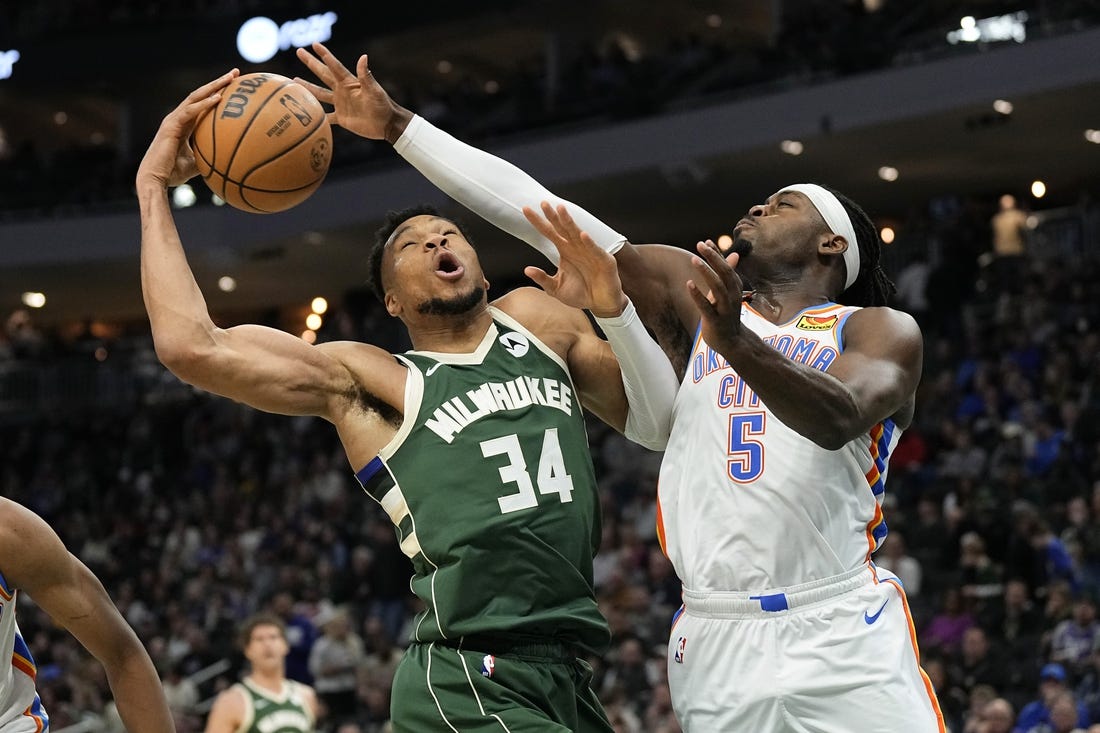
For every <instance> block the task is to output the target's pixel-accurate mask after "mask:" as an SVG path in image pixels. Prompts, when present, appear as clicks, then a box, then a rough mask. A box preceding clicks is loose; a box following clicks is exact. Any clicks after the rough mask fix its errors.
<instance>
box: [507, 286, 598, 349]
mask: <svg viewBox="0 0 1100 733" xmlns="http://www.w3.org/2000/svg"><path fill="white" fill-rule="evenodd" d="M493 306H494V307H496V308H498V309H499V310H502V311H504V312H505V313H507V314H508V315H509V316H511V317H512V318H514V319H516V320H517V321H519V322H520V323H521V324H523V327H524V328H526V329H527V330H528V331H530V332H531V333H533V334H534V335H535V336H537V337H538V339H539V340H540V341H542V342H543V343H545V344H546V345H547V346H549V347H550V348H552V349H553V350H554V351H555V352H557V353H558V354H559V355H560V356H562V357H563V358H564V357H565V354H566V353H568V351H569V349H570V347H571V346H572V345H573V344H574V343H575V342H576V340H577V337H578V336H579V335H581V334H582V333H586V332H590V331H592V327H591V325H590V324H589V322H588V317H587V316H586V315H585V314H584V312H583V311H580V310H577V309H576V308H572V307H570V306H568V305H565V304H564V303H562V302H561V301H559V300H557V299H556V298H553V297H551V296H549V295H547V294H546V293H545V292H543V291H542V290H540V289H538V288H532V287H523V288H516V289H515V290H512V291H511V292H509V293H506V294H505V295H503V296H501V297H499V298H497V299H496V300H494V301H493Z"/></svg>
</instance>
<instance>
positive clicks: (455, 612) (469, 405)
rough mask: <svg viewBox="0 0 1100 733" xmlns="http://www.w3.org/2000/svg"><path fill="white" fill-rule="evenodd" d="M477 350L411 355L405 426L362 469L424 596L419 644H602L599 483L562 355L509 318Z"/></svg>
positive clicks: (501, 317)
mask: <svg viewBox="0 0 1100 733" xmlns="http://www.w3.org/2000/svg"><path fill="white" fill-rule="evenodd" d="M490 310H491V312H492V315H493V323H492V325H491V326H490V327H489V329H488V331H487V332H486V334H485V338H484V339H482V341H481V343H480V345H479V346H478V347H477V349H476V350H475V351H473V352H472V353H466V354H442V353H429V352H418V351H410V352H407V353H405V354H403V355H400V356H399V357H398V358H399V359H400V360H401V361H403V362H404V363H405V364H406V365H407V366H408V382H407V385H406V388H405V418H404V421H403V423H402V426H401V429H400V430H399V431H398V433H397V435H395V436H394V438H393V440H392V441H391V442H390V443H389V444H388V445H387V446H385V447H384V448H383V449H382V450H381V451H380V452H379V454H378V457H376V458H375V459H374V460H372V461H371V462H370V463H369V464H367V465H366V466H365V467H364V468H363V469H361V470H360V471H359V472H358V473H357V474H356V475H357V477H358V479H359V482H360V483H361V484H362V485H363V488H364V489H365V490H366V492H367V493H368V494H370V495H371V496H372V497H373V498H374V499H375V500H376V501H378V502H379V503H380V504H381V505H382V508H383V509H384V510H385V511H386V513H387V514H389V516H390V519H391V520H393V523H394V524H395V525H396V526H397V534H398V537H399V539H400V540H401V549H402V551H404V553H405V554H406V555H408V557H410V558H411V559H412V563H413V568H414V570H415V575H414V576H413V579H412V584H411V585H412V590H413V592H414V593H416V595H417V596H419V597H420V598H421V599H422V600H423V601H424V604H425V606H426V610H425V611H424V612H423V613H421V614H420V615H419V616H418V617H417V618H416V622H415V624H414V636H413V641H419V642H427V641H440V640H443V639H450V640H457V639H458V637H461V636H467V635H470V634H486V633H497V634H509V635H515V636H523V637H543V638H550V639H555V640H558V641H560V642H562V643H567V644H575V645H577V646H580V647H583V648H586V649H590V650H592V651H595V652H597V653H600V652H602V651H603V650H604V649H605V648H606V645H607V642H608V639H609V632H608V628H607V623H606V622H605V620H604V618H603V616H602V615H601V614H600V612H599V610H598V609H597V607H596V600H595V594H594V591H593V588H592V557H593V555H595V553H596V550H597V549H598V547H599V540H600V514H599V511H600V510H599V500H598V497H597V491H596V479H595V475H594V471H593V469H592V458H591V456H590V454H589V450H588V436H587V434H586V433H585V429H584V418H583V415H582V412H581V406H580V404H579V402H578V400H577V396H576V394H575V393H574V390H573V383H572V380H571V378H570V376H569V371H568V369H567V368H566V365H565V363H564V362H563V361H562V360H561V358H560V357H558V355H557V354H555V353H554V352H553V351H551V350H550V348H549V347H547V346H546V345H545V344H543V343H542V342H540V341H539V340H538V339H537V338H535V336H533V335H532V334H531V333H530V332H529V331H527V330H526V329H525V328H524V327H523V326H521V325H520V324H519V323H518V322H516V321H515V320H514V319H512V318H510V317H509V316H508V315H507V314H505V313H502V312H501V311H499V310H497V309H495V308H491V309H490Z"/></svg>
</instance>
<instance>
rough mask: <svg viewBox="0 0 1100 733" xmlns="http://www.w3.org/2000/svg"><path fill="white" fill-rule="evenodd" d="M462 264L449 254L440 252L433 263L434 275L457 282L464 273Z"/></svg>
mask: <svg viewBox="0 0 1100 733" xmlns="http://www.w3.org/2000/svg"><path fill="white" fill-rule="evenodd" d="M465 271H466V270H465V268H463V267H462V263H461V262H459V261H458V258H457V257H455V256H454V255H453V254H451V253H450V252H446V251H443V252H440V254H439V256H438V257H437V258H436V261H435V274H436V275H438V276H439V277H441V278H443V279H444V280H458V279H459V278H460V277H462V274H463V273H464V272H465Z"/></svg>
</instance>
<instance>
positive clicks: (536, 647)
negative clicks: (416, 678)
mask: <svg viewBox="0 0 1100 733" xmlns="http://www.w3.org/2000/svg"><path fill="white" fill-rule="evenodd" d="M435 643H436V644H438V645H440V646H446V647H450V648H452V649H458V650H459V651H470V652H482V653H484V654H492V655H493V656H495V657H530V658H534V659H548V660H555V661H562V662H565V661H573V660H574V659H576V658H577V657H579V656H580V655H579V654H578V652H577V648H576V647H574V646H573V645H572V644H564V643H562V642H560V641H557V640H556V639H550V638H544V637H533V636H508V635H499V636H498V635H496V634H468V635H466V636H460V637H458V638H457V639H443V640H441V641H437V642H435Z"/></svg>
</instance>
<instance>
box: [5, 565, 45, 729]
mask: <svg viewBox="0 0 1100 733" xmlns="http://www.w3.org/2000/svg"><path fill="white" fill-rule="evenodd" d="M15 597H16V592H15V590H14V589H12V588H9V587H8V584H7V581H5V580H4V576H3V575H0V655H2V656H0V733H42V731H44V730H46V729H47V728H49V719H48V718H47V717H46V711H45V710H43V709H42V702H41V701H40V700H39V699H38V693H37V692H35V689H34V678H35V676H36V674H37V668H36V667H35V666H34V659H32V658H31V653H30V650H29V649H28V648H27V645H26V643H25V642H24V641H23V636H22V634H20V633H19V625H18V624H17V623H16V622H15ZM8 660H11V661H10V663H9V662H8Z"/></svg>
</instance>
